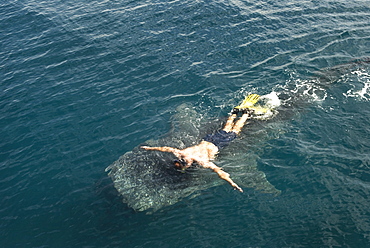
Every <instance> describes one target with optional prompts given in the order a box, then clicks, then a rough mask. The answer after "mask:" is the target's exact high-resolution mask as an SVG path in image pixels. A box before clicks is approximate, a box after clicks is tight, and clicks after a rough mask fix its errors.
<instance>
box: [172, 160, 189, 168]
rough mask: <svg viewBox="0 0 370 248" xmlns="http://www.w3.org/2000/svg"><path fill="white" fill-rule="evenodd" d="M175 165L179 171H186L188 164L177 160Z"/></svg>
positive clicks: (174, 162)
mask: <svg viewBox="0 0 370 248" xmlns="http://www.w3.org/2000/svg"><path fill="white" fill-rule="evenodd" d="M173 164H174V165H175V167H176V168H177V169H179V170H184V169H185V167H186V162H185V160H183V159H176V160H174V161H173Z"/></svg>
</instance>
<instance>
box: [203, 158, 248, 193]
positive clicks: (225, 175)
mask: <svg viewBox="0 0 370 248" xmlns="http://www.w3.org/2000/svg"><path fill="white" fill-rule="evenodd" d="M201 165H202V166H203V167H204V168H207V169H211V170H213V171H214V172H216V173H217V174H218V176H219V177H220V178H221V179H223V180H225V181H227V182H228V183H229V184H230V185H231V186H233V187H234V189H237V190H239V191H240V192H243V189H242V188H240V187H239V186H238V185H237V184H236V183H235V182H234V181H233V180H232V179H231V178H230V174H229V173H227V172H225V171H223V170H222V168H220V167H218V166H217V165H215V164H214V163H212V162H207V163H204V164H203V163H202V164H201Z"/></svg>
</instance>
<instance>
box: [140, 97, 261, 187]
mask: <svg viewBox="0 0 370 248" xmlns="http://www.w3.org/2000/svg"><path fill="white" fill-rule="evenodd" d="M258 99H259V95H256V94H251V95H248V96H247V97H246V98H245V100H244V101H243V102H242V104H241V105H239V106H237V107H235V108H234V109H233V111H232V112H231V115H230V116H229V118H228V120H227V122H226V124H225V126H224V127H223V128H222V129H221V130H218V131H217V132H216V133H214V134H208V135H206V136H205V137H204V138H203V140H202V141H201V142H200V143H199V144H198V145H195V146H191V147H188V148H185V149H177V148H173V147H168V146H163V147H149V146H141V148H143V149H145V150H150V151H161V152H170V153H173V154H174V155H175V156H176V157H177V158H178V160H175V162H174V163H175V166H176V167H177V168H179V169H186V168H189V167H190V166H191V165H192V164H193V163H197V164H199V165H200V166H202V167H204V168H207V169H211V170H213V171H214V172H216V173H217V174H218V176H219V177H220V178H221V179H223V180H225V181H227V182H228V183H229V184H230V185H231V186H233V187H234V189H237V190H239V191H240V192H243V190H242V189H241V188H240V187H239V186H238V185H237V184H236V183H235V182H234V181H233V180H232V179H231V178H230V174H229V173H227V172H225V171H223V170H222V168H221V167H218V166H217V165H215V164H214V163H213V162H211V161H212V160H214V159H215V157H216V155H217V153H218V152H219V151H220V150H221V149H222V148H224V147H225V146H227V145H228V144H229V143H230V142H231V141H233V140H234V139H235V138H236V137H237V135H238V134H239V133H240V131H241V129H242V128H243V126H244V125H245V123H246V121H247V120H248V119H249V118H250V117H251V116H252V114H253V112H254V109H253V107H252V106H253V105H254V104H255V103H256V102H257V101H258ZM238 113H242V115H241V117H240V118H239V119H238V120H236V121H235V119H236V118H237V116H238Z"/></svg>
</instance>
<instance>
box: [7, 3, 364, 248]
mask: <svg viewBox="0 0 370 248" xmlns="http://www.w3.org/2000/svg"><path fill="white" fill-rule="evenodd" d="M0 7H1V8H0V30H1V32H0V61H1V63H0V109H1V115H0V220H1V221H0V235H1V236H0V247H4V248H8V247H9V248H12V247H369V246H370V208H369V206H370V125H369V120H370V63H369V61H370V60H369V57H370V3H369V1H365V0H353V1H343V0H336V1H329V0H318V1H306V0H303V1H302V0H301V1H298V0H292V1H286V0H284V1H283V0H275V1H267V0H261V1H255V0H250V1H246V0H231V1H194V0H185V1H176V0H175V1H159V0H152V1H117V0H110V1H108V0H94V1H85V0H73V1H72V0H63V1H62V0H54V1H35V0H8V1H1V2H0ZM271 92H278V93H279V94H280V96H283V95H284V94H286V97H285V98H284V99H283V102H284V107H283V108H281V109H280V110H279V111H280V112H279V113H278V114H277V116H276V118H275V119H271V120H269V121H268V125H265V124H264V123H265V122H264V121H260V122H256V123H255V124H254V125H251V126H250V127H246V128H245V129H244V131H243V133H242V135H241V137H240V140H239V141H236V143H235V144H236V145H234V146H232V145H230V147H229V148H227V149H228V150H226V151H225V155H224V156H222V154H220V156H219V158H218V161H216V163H219V164H221V165H222V164H223V163H225V162H224V161H225V160H227V158H230V157H232V158H234V159H235V161H239V162H240V160H242V159H247V160H245V161H246V162H247V161H248V163H255V164H256V168H257V169H258V171H261V172H263V173H264V174H265V176H266V179H267V180H268V182H270V183H271V185H273V186H274V187H275V188H276V189H278V190H279V191H281V193H280V194H279V195H271V194H266V193H264V192H263V190H262V191H261V190H260V189H258V188H254V187H250V188H247V187H244V188H243V189H244V193H240V192H238V191H235V190H233V189H232V188H231V187H230V185H228V184H226V183H224V182H220V181H219V180H220V179H218V178H217V177H213V179H214V180H215V182H217V183H216V184H215V186H214V187H207V188H205V189H201V190H199V191H198V192H196V195H194V196H193V197H185V198H184V199H181V200H179V201H178V202H176V203H174V204H172V205H169V206H164V207H161V208H159V209H157V210H156V211H151V212H149V211H142V212H140V211H135V210H134V209H133V208H131V207H130V206H129V204H127V203H124V202H122V196H121V195H120V194H119V193H118V192H117V190H116V189H115V188H114V187H113V182H112V180H111V178H109V177H108V175H107V172H106V171H105V169H106V167H108V166H109V165H110V164H112V163H113V162H114V161H116V160H117V159H118V158H119V157H120V156H121V155H123V154H125V153H127V152H130V151H132V150H133V149H135V148H136V147H137V146H139V145H140V144H143V143H144V142H147V141H148V140H158V139H159V138H161V137H166V135H167V134H168V132H169V131H170V130H171V128H172V126H173V116H174V115H175V114H176V109H177V108H178V107H179V106H181V105H183V104H186V105H187V106H192V108H194V109H195V110H196V111H197V112H198V113H200V114H201V115H202V116H207V118H209V119H211V120H214V123H215V125H216V126H217V125H219V126H221V125H222V123H223V122H224V121H225V118H226V116H227V114H228V112H229V111H230V110H231V109H232V108H233V106H235V105H237V104H238V103H239V102H240V100H242V99H243V97H244V96H245V95H246V94H248V93H257V94H260V95H264V94H269V93H271ZM213 127H214V126H212V125H210V126H206V125H205V126H204V130H209V129H211V128H213ZM250 137H252V138H250ZM258 137H263V138H261V139H258ZM184 139H185V137H184ZM257 141H258V142H257ZM238 142H239V143H238ZM247 142H249V143H248V147H247V148H248V149H246V147H245V146H243V144H247ZM163 145H167V144H163ZM243 149H244V150H247V151H246V152H245V153H244V156H245V157H242V155H241V154H242V152H240V151H243V152H244V150H243ZM238 151H239V152H238ZM197 170H198V171H202V169H195V172H194V171H192V172H189V173H197ZM200 173H201V172H200ZM128 176H131V175H128ZM209 176H210V177H212V176H213V175H212V174H211V173H210V174H209ZM132 177H135V179H140V175H135V174H133V175H132ZM231 177H232V178H233V177H235V178H239V179H240V180H241V177H240V175H239V177H238V175H233V174H232V173H231ZM239 179H238V180H239ZM248 180H249V178H248ZM250 180H253V178H252V179H250ZM237 183H238V182H237ZM136 190H139V191H140V188H139V189H136Z"/></svg>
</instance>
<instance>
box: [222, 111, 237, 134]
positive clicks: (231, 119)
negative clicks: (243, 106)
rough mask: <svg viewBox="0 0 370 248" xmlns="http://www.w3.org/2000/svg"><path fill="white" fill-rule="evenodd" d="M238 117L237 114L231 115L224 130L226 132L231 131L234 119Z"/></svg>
mask: <svg viewBox="0 0 370 248" xmlns="http://www.w3.org/2000/svg"><path fill="white" fill-rule="evenodd" d="M235 118H236V114H232V115H230V116H229V118H228V119H227V121H226V124H225V126H224V128H223V129H222V130H224V131H225V132H231V131H232V129H233V127H234V120H235Z"/></svg>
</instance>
